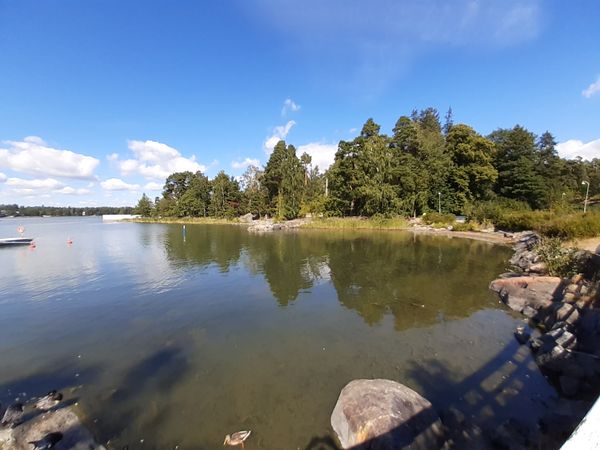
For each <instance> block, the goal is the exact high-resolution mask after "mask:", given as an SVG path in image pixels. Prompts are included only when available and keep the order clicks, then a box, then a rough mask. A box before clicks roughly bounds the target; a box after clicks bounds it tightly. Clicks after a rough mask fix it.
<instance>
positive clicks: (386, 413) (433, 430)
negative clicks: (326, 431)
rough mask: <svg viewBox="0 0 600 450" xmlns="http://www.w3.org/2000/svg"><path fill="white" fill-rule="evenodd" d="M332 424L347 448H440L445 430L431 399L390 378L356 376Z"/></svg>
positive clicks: (334, 411)
mask: <svg viewBox="0 0 600 450" xmlns="http://www.w3.org/2000/svg"><path fill="white" fill-rule="evenodd" d="M331 426H332V427H333V429H334V431H335V432H336V434H337V436H338V438H339V440H340V443H341V444H342V448H344V449H349V448H353V449H364V450H366V449H370V450H391V449H438V448H440V445H441V443H442V437H443V431H442V424H441V421H440V418H439V416H438V414H437V413H436V412H435V410H434V409H433V407H432V405H431V403H429V401H428V400H426V399H425V398H423V397H422V396H421V395H419V394H418V393H417V392H415V391H413V390H412V389H410V388H408V387H406V386H404V385H402V384H400V383H397V382H395V381H390V380H381V379H376V380H354V381H351V382H350V383H348V384H347V385H346V386H345V387H344V388H343V389H342V392H341V393H340V396H339V398H338V401H337V403H336V405H335V408H334V410H333V413H332V414H331Z"/></svg>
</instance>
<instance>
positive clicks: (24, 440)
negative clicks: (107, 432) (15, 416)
mask: <svg viewBox="0 0 600 450" xmlns="http://www.w3.org/2000/svg"><path fill="white" fill-rule="evenodd" d="M56 432H59V433H62V435H63V437H62V439H61V440H60V441H59V442H58V444H56V446H55V447H53V448H54V449H56V450H66V449H69V450H106V449H105V447H104V446H102V445H98V444H97V443H96V442H94V439H93V438H92V435H91V434H90V432H89V431H88V430H87V429H86V428H85V427H84V426H83V425H82V423H81V421H80V420H79V417H77V414H75V412H73V411H72V410H71V409H70V408H68V407H64V408H60V409H57V410H51V411H50V412H46V413H43V414H40V415H38V416H35V417H33V418H31V419H30V420H27V421H26V422H24V423H22V424H21V425H19V426H17V427H15V428H14V429H5V430H2V431H0V448H1V449H2V450H31V449H32V445H31V444H29V442H31V441H37V440H39V439H42V437H44V436H45V435H46V434H48V433H56Z"/></svg>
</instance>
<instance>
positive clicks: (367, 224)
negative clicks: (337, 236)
mask: <svg viewBox="0 0 600 450" xmlns="http://www.w3.org/2000/svg"><path fill="white" fill-rule="evenodd" d="M408 227H409V225H408V221H407V220H406V219H405V218H403V217H391V218H378V217H376V218H370V219H368V218H365V217H324V218H315V219H313V220H311V221H310V222H308V223H306V224H305V225H303V228H327V229H339V230H360V229H375V230H404V229H406V228H408Z"/></svg>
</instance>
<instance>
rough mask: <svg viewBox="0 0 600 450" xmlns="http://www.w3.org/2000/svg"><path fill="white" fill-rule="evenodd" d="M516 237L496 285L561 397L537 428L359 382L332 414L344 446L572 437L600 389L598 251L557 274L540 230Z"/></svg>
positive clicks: (534, 443)
mask: <svg viewBox="0 0 600 450" xmlns="http://www.w3.org/2000/svg"><path fill="white" fill-rule="evenodd" d="M504 237H507V236H506V235H504ZM510 237H511V238H512V240H513V244H514V246H513V248H514V250H515V253H514V255H513V257H512V258H511V260H510V263H511V265H512V267H513V271H511V272H507V273H504V274H502V275H501V276H500V278H498V279H496V280H494V281H492V282H491V284H490V289H491V290H493V291H495V292H497V293H498V295H499V297H500V300H501V301H502V302H503V303H505V304H506V305H507V306H508V307H510V308H511V309H513V310H514V311H517V312H518V313H521V314H523V315H524V323H526V325H525V324H524V325H523V326H519V327H518V328H517V329H516V330H515V338H516V339H517V341H518V342H519V344H521V345H526V344H527V345H529V347H530V348H531V351H532V353H533V356H534V359H535V362H536V364H537V365H538V367H539V368H540V369H541V371H542V373H543V374H545V375H546V377H547V379H548V380H549V381H550V382H551V383H552V384H554V386H555V387H556V389H557V391H558V392H560V393H561V394H562V396H563V397H562V398H561V399H558V401H557V402H556V403H555V404H554V405H553V407H552V408H549V410H548V412H547V413H546V414H545V415H544V416H543V417H542V418H541V419H540V421H539V422H538V426H537V427H535V429H528V428H527V427H526V426H523V424H521V423H519V422H518V421H516V420H512V419H509V420H507V421H506V422H504V423H503V424H502V425H501V426H500V427H498V428H497V429H496V430H482V429H481V428H480V427H479V426H478V425H476V424H475V423H473V422H472V421H470V420H469V419H467V418H465V416H464V414H463V413H461V412H460V411H458V410H456V409H454V408H450V409H448V410H443V411H436V410H435V409H433V405H431V403H430V402H429V401H428V400H427V399H425V398H423V397H421V396H420V395H419V394H418V393H416V392H414V391H412V390H411V389H409V388H408V387H406V386H404V385H402V384H400V383H397V382H394V381H390V380H354V381H351V382H350V383H348V385H346V386H345V387H344V388H343V389H342V391H341V393H340V396H339V399H338V402H337V404H336V406H335V408H334V411H333V413H332V416H331V426H332V428H333V429H334V431H335V432H336V434H337V436H338V439H339V441H340V443H341V444H342V448H345V449H355V450H356V449H364V450H366V449H380V450H388V449H390V450H391V449H398V448H402V449H413V448H423V449H451V448H477V449H486V448H502V449H526V448H559V447H560V446H561V445H562V443H563V442H564V441H565V439H567V438H568V437H569V435H570V434H571V432H572V431H573V429H574V428H575V427H576V426H577V424H578V423H579V421H580V420H581V419H582V418H583V416H584V415H585V414H586V412H587V411H588V409H589V408H590V406H591V402H592V401H594V400H595V399H596V397H597V396H598V393H599V391H600V255H598V254H596V253H593V252H589V251H578V252H577V253H576V254H575V258H576V260H577V264H578V268H579V273H578V274H577V275H575V276H573V277H571V278H560V277H553V276H548V267H547V265H546V264H545V263H544V262H543V261H542V257H541V255H540V254H539V253H538V251H537V244H538V243H539V242H540V239H541V238H540V236H539V235H537V234H536V233H533V232H524V233H518V234H515V235H513V236H510ZM540 446H541V447H540Z"/></svg>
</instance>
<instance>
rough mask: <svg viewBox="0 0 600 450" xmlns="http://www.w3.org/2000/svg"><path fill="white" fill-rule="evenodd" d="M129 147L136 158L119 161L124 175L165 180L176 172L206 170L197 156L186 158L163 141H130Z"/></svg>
mask: <svg viewBox="0 0 600 450" xmlns="http://www.w3.org/2000/svg"><path fill="white" fill-rule="evenodd" d="M128 147H129V149H130V150H131V151H132V152H133V153H134V155H135V159H126V160H123V161H118V166H119V170H120V172H121V175H123V176H128V175H133V174H139V175H142V176H143V177H144V178H147V179H154V180H164V179H165V178H167V177H168V176H169V175H171V174H172V173H174V172H185V171H188V170H189V171H191V172H197V171H202V172H204V171H205V170H206V166H204V165H202V164H198V163H197V162H196V157H195V156H191V157H190V158H185V157H184V156H182V155H181V153H180V152H179V151H178V150H176V149H174V148H173V147H169V146H168V145H167V144H163V143H161V142H156V141H129V142H128Z"/></svg>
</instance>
